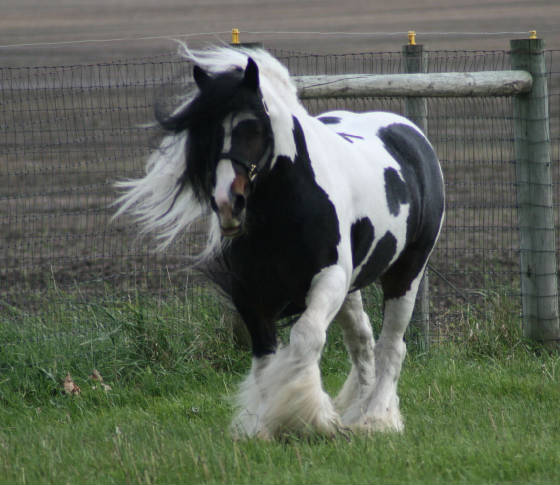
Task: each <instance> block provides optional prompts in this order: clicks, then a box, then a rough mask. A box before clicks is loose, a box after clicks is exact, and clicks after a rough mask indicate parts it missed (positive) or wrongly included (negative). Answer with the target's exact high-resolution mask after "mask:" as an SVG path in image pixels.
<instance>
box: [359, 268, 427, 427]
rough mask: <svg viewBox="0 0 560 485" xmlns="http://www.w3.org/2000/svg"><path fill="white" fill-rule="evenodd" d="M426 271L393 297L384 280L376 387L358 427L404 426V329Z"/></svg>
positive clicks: (376, 365) (376, 354) (376, 352)
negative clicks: (399, 391)
mask: <svg viewBox="0 0 560 485" xmlns="http://www.w3.org/2000/svg"><path fill="white" fill-rule="evenodd" d="M397 274H398V273H397ZM423 274H424V270H423V268H422V271H421V272H420V273H419V274H418V275H417V276H416V277H415V278H414V279H413V280H412V282H410V286H408V289H407V290H406V291H404V294H401V295H399V296H394V294H393V292H392V288H391V284H390V283H387V280H385V282H384V281H383V279H382V287H383V290H384V293H385V297H384V312H383V328H382V330H381V335H380V336H379V339H378V340H377V344H376V346H375V387H374V389H373V392H372V393H371V395H370V396H369V397H368V398H367V407H366V409H365V412H364V414H363V416H362V417H361V418H360V419H359V420H358V421H357V422H356V423H355V425H356V426H357V427H361V428H366V429H369V430H373V431H402V430H403V429H404V424H403V421H402V417H401V413H400V410H399V398H398V396H397V384H398V380H399V377H400V373H401V366H402V363H403V361H404V357H405V354H406V345H405V343H404V340H403V337H404V332H405V330H406V327H407V326H408V324H409V322H410V318H411V317H412V311H413V309H414V303H415V298H416V293H417V291H418V286H419V284H420V280H421V279H422V276H423Z"/></svg>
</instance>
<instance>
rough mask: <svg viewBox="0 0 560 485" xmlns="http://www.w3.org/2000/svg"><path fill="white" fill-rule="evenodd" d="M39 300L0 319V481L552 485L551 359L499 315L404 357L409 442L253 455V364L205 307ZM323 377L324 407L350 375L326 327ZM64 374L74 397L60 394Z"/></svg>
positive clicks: (315, 442) (559, 459)
mask: <svg viewBox="0 0 560 485" xmlns="http://www.w3.org/2000/svg"><path fill="white" fill-rule="evenodd" d="M193 299H194V300H195V301H194V302H193ZM49 300H50V303H49V304H48V306H47V308H46V309H45V311H44V312H42V313H41V314H38V313H34V314H26V313H25V312H22V311H20V310H17V309H14V308H8V309H6V310H5V311H4V312H3V313H2V314H1V316H0V338H1V340H2V342H3V345H2V347H1V348H0V483H173V482H181V483H265V484H268V483H270V484H273V483H370V482H382V483H518V482H527V483H529V482H530V483H558V482H559V481H560V419H559V418H558V403H559V402H560V357H559V355H558V354H556V353H551V352H546V351H541V350H539V349H535V348H534V347H532V346H530V345H528V344H527V343H526V342H523V340H522V339H521V336H520V335H519V333H520V332H519V330H518V322H517V321H516V320H515V319H514V318H506V317H505V316H504V315H506V314H507V315H510V313H507V312H503V311H501V310H500V309H501V308H502V306H503V305H497V308H496V311H495V314H494V317H495V320H494V319H492V318H491V319H490V320H489V321H485V322H479V321H475V317H469V318H465V320H464V322H462V325H468V326H469V327H470V330H471V331H470V332H466V333H465V337H464V338H463V339H462V340H460V341H456V342H453V341H449V342H447V343H445V344H441V345H438V346H435V347H434V348H432V349H431V350H430V352H428V353H422V352H420V351H419V350H417V349H415V348H414V347H413V348H411V349H410V351H409V354H408V356H407V360H406V361H405V365H404V367H403V373H402V378H401V381H400V397H401V408H402V412H403V415H404V416H405V420H406V429H405V432H404V433H402V434H376V435H373V436H370V437H365V436H361V435H355V436H352V437H351V438H350V439H349V440H348V439H346V438H344V437H342V436H341V437H337V438H334V439H330V440H328V439H321V438H311V439H302V438H298V437H297V436H293V437H290V438H289V439H287V440H283V441H273V442H260V441H257V440H247V441H234V440H232V439H231V437H230V435H229V433H228V432H227V429H228V425H229V421H230V418H231V413H232V409H231V400H230V398H231V396H232V394H233V393H234V391H235V389H236V386H237V384H238V382H239V381H240V380H241V378H242V376H243V375H244V373H245V372H247V370H248V367H249V365H250V359H249V356H248V355H247V354H246V353H245V352H240V351H239V350H237V349H236V348H235V346H234V345H233V344H232V338H231V334H230V332H229V331H228V330H227V325H226V324H225V323H224V316H223V312H222V309H221V307H220V306H219V305H218V303H217V302H216V301H215V299H214V298H213V297H212V295H211V294H209V293H205V292H202V291H201V292H200V293H198V294H196V295H190V298H189V304H188V305H187V304H185V302H184V300H183V299H182V298H179V297H172V298H170V299H169V300H168V301H161V300H158V301H156V300H151V299H148V298H140V297H138V298H136V299H133V300H129V301H115V302H105V303H91V302H90V303H83V302H82V303H81V302H79V301H77V300H76V299H75V298H73V297H72V296H70V295H64V294H60V293H57V294H56V295H54V296H53V297H52V298H50V299H49ZM503 304H504V305H505V304H507V302H503ZM377 316H378V315H377V314H375V315H374V318H375V319H376V322H377ZM491 316H492V315H491ZM322 366H323V374H324V380H325V387H326V388H327V390H328V391H329V392H331V393H335V392H336V391H337V390H338V389H339V388H340V386H341V385H342V383H343V382H344V378H345V376H346V373H347V371H348V363H347V356H346V354H345V351H344V349H343V346H342V344H341V338H340V332H339V330H338V329H337V328H336V326H333V328H332V330H331V331H330V335H329V341H328V345H327V348H326V350H325V355H324V359H323V364H322ZM93 368H96V369H98V370H99V371H100V373H101V374H102V375H103V376H104V378H105V382H106V383H108V384H110V385H111V387H112V389H111V390H110V391H107V392H106V391H104V390H102V389H100V388H99V386H95V384H96V383H95V382H94V381H92V380H91V379H90V378H89V377H88V376H89V375H90V374H91V372H92V369H93ZM68 371H70V372H71V373H72V376H73V377H74V380H75V382H76V384H77V385H79V386H80V388H81V393H80V394H79V395H74V396H70V395H66V394H64V393H63V392H62V387H61V380H62V379H63V378H64V376H65V375H66V373H67V372H68ZM94 386H95V388H94Z"/></svg>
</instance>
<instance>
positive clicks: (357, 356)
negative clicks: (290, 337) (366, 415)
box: [335, 291, 375, 424]
mask: <svg viewBox="0 0 560 485" xmlns="http://www.w3.org/2000/svg"><path fill="white" fill-rule="evenodd" d="M336 320H337V322H338V323H339V324H340V326H341V327H342V332H343V334H344V342H345V343H346V347H347V348H348V353H349V354H350V360H351V361H352V369H351V371H350V374H349V375H348V378H347V379H346V382H345V383H344V386H343V387H342V389H341V391H340V393H339V394H338V396H337V397H336V399H335V405H336V408H337V409H338V410H339V412H340V413H341V415H342V422H343V424H352V423H353V422H355V421H356V420H358V419H359V418H360V416H361V415H362V414H363V412H364V411H365V409H364V406H365V405H367V403H366V402H365V401H364V400H365V399H366V398H367V397H368V396H369V394H370V393H371V391H372V389H373V386H374V384H375V361H374V352H373V350H374V346H375V343H374V340H373V332H372V329H371V324H370V322H369V318H368V316H367V314H366V313H365V312H364V308H363V304H362V297H361V294H360V292H359V291H355V292H353V293H350V294H348V296H347V297H346V300H345V301H344V304H343V305H342V308H341V309H340V311H339V312H338V315H337V317H336Z"/></svg>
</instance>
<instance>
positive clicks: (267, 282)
mask: <svg viewBox="0 0 560 485" xmlns="http://www.w3.org/2000/svg"><path fill="white" fill-rule="evenodd" d="M183 55H184V57H185V58H186V59H187V60H188V61H189V62H192V63H193V65H194V67H193V71H192V73H193V78H194V82H191V83H189V85H190V88H189V89H187V93H186V94H185V95H184V97H183V98H182V99H181V100H180V102H178V103H177V104H178V106H177V107H176V108H175V109H174V110H173V111H171V112H169V111H168V112H163V110H161V109H156V119H157V122H158V123H159V124H160V125H161V127H162V128H163V129H164V131H165V133H166V134H165V137H164V138H163V141H162V142H161V146H160V147H159V149H157V150H155V151H154V152H153V153H152V154H151V156H150V157H149V158H148V161H147V165H146V174H145V176H144V177H142V178H139V179H134V180H125V181H121V182H120V183H119V184H118V185H119V188H120V190H121V191H122V193H121V195H120V197H119V198H118V200H117V204H119V208H118V211H117V213H116V216H118V215H121V214H123V213H125V212H126V213H129V214H131V215H132V216H134V217H135V218H136V219H137V220H138V221H140V223H141V225H142V227H143V230H145V231H147V232H152V233H155V234H157V238H158V239H159V247H160V248H161V249H162V250H163V249H165V247H166V246H167V245H168V244H169V243H170V242H171V241H172V240H173V238H174V237H175V236H176V235H177V234H179V233H180V232H182V231H185V230H188V228H189V227H190V226H191V225H192V224H193V223H194V222H196V221H197V220H199V219H200V218H201V217H205V216H206V217H209V218H210V222H209V224H208V227H207V231H206V232H207V240H206V245H205V247H204V249H203V250H202V251H201V252H200V253H199V254H197V256H196V258H195V261H194V262H193V264H198V265H204V264H207V266H208V267H211V266H212V263H215V262H217V261H219V262H220V267H221V268H223V270H222V271H214V272H211V271H210V272H208V273H209V274H210V277H211V278H213V279H214V280H215V282H216V283H217V284H218V285H219V286H220V287H221V288H222V289H225V292H226V293H227V295H228V296H229V298H231V301H232V302H233V304H234V306H235V308H236V309H237V311H238V312H239V315H240V316H241V318H242V319H243V321H244V323H245V325H246V327H247V329H248V332H249V334H250V336H251V350H252V364H251V368H250V371H249V373H248V375H247V376H246V378H245V379H244V381H243V382H242V384H241V386H240V390H239V392H238V395H237V402H236V406H237V407H236V410H235V415H234V417H233V421H232V427H231V429H232V433H233V434H234V436H237V437H259V438H264V439H269V438H274V437H278V436H282V435H285V433H303V434H306V433H318V434H320V435H328V436H333V435H336V434H337V433H345V432H347V430H351V432H353V431H358V430H363V431H365V432H371V431H396V432H399V431H402V430H403V427H404V423H403V418H402V416H401V413H400V410H399V398H398V395H397V383H398V379H399V375H400V372H401V367H402V363H403V360H404V358H405V353H406V344H405V342H404V333H405V330H406V328H407V326H408V324H409V322H410V319H411V315H412V312H413V307H414V303H415V296H416V293H417V290H418V286H419V283H420V281H421V279H422V276H423V274H424V271H425V268H426V265H427V261H428V258H429V257H430V254H431V252H432V250H433V248H434V245H435V243H436V241H437V239H438V236H439V233H440V230H441V225H442V220H443V216H444V186H443V176H442V171H441V168H440V164H439V161H438V158H437V156H436V154H435V152H434V149H433V147H432V146H431V144H430V143H429V141H428V140H427V138H426V137H425V136H424V134H423V133H422V131H421V130H420V129H419V128H417V127H416V126H415V125H414V124H413V123H412V122H410V121H409V120H408V119H406V118H404V117H402V116H399V115H397V114H392V113H387V112H366V113H353V112H347V111H331V112H328V113H323V114H321V115H319V116H316V117H314V116H311V115H310V114H309V113H308V112H307V110H306V109H305V108H304V106H303V105H302V104H301V103H300V101H299V99H298V97H297V90H296V87H295V84H294V82H293V80H292V79H291V77H290V74H289V72H288V70H287V69H286V68H285V67H284V66H283V65H282V64H281V63H280V62H279V61H278V60H277V59H276V58H274V57H273V56H272V55H270V54H269V53H267V52H266V51H265V50H262V49H242V48H231V47H211V48H207V49H205V50H200V51H196V52H193V51H190V50H189V49H188V48H186V46H185V52H184V54H183ZM374 281H378V282H379V284H380V286H381V289H382V291H383V310H384V311H383V325H382V329H381V332H380V335H379V336H378V339H377V342H376V341H375V339H374V336H373V331H372V327H371V324H370V321H369V318H368V315H367V314H366V313H365V311H364V308H363V304H362V298H361V293H360V290H361V289H363V288H365V287H366V286H368V285H370V284H371V283H373V282H374ZM287 317H291V320H292V321H291V327H290V330H289V332H290V333H289V342H287V343H286V344H284V345H279V344H278V341H277V330H278V322H279V321H285V319H287ZM282 319H284V320H282ZM335 319H336V321H337V322H338V324H340V325H341V328H342V334H343V338H344V342H345V346H346V348H347V350H348V353H349V357H350V360H351V370H350V372H349V374H348V376H347V378H346V380H345V382H344V384H343V386H342V388H341V390H340V392H339V393H338V395H337V396H336V398H335V399H331V397H330V396H329V395H328V394H327V393H326V392H325V390H324V389H323V385H322V381H321V373H320V369H319V362H320V359H321V354H322V350H323V347H324V345H325V342H326V333H327V329H328V327H329V325H330V323H331V322H332V321H333V320H335Z"/></svg>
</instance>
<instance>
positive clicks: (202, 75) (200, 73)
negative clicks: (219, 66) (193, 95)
mask: <svg viewBox="0 0 560 485" xmlns="http://www.w3.org/2000/svg"><path fill="white" fill-rule="evenodd" d="M193 78H194V82H195V83H196V85H197V86H198V89H200V90H201V91H202V90H203V89H204V86H206V85H207V84H208V81H210V76H209V75H208V74H206V72H205V71H204V69H202V67H200V66H197V65H196V64H195V66H194V68H193Z"/></svg>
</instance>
